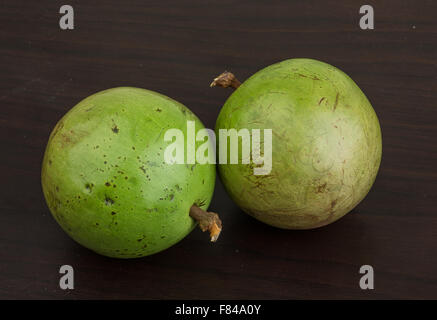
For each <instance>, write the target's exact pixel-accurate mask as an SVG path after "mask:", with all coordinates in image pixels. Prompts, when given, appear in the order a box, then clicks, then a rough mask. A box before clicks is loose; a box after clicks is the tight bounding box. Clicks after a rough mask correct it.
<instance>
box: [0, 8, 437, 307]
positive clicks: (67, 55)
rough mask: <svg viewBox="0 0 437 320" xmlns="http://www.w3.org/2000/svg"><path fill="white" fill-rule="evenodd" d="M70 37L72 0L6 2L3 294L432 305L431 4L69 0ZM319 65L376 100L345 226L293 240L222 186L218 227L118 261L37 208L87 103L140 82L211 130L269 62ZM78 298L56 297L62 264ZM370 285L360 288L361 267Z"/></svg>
mask: <svg viewBox="0 0 437 320" xmlns="http://www.w3.org/2000/svg"><path fill="white" fill-rule="evenodd" d="M68 3H69V4H71V5H73V7H74V9H75V30H72V31H62V30H60V28H59V26H58V19H59V17H60V15H59V14H58V11H59V8H60V6H61V5H62V4H65V3H64V1H23V0H8V1H4V0H3V1H1V7H0V24H1V25H0V108H1V109H0V121H1V127H0V143H1V149H0V150H1V157H0V171H1V184H0V194H1V197H0V298H7V299H14V298H32V299H41V298H55V299H58V298H63V299H64V298H66V299H70V298H74V299H84V298H98V299H99V298H102V299H107V298H110V299H112V298H120V299H125V298H133V299H137V298H138V299H168V298H181V299H182V298H186V299H198V298H204V299H213V298H216V299H226V298H227V299H235V298H246V299H255V298H257V299H263V298H264V299H309V298H311V299H312V298H322V299H328V298H346V299H349V298H358V299H380V298H382V299H386V298H413V299H419V298H434V299H436V298H437V210H436V204H437V194H436V192H437V169H436V166H437V125H436V123H437V103H436V101H437V99H436V98H437V96H436V90H437V82H436V74H437V72H436V71H437V67H436V57H437V22H436V12H437V3H436V2H435V1H431V0H430V1H413V0H411V1H404V0H402V1H399V0H390V1H371V2H369V4H372V5H373V6H374V9H375V30H370V31H369V30H368V31H363V30H361V29H360V28H359V26H358V21H359V17H360V16H359V12H358V11H359V7H360V6H361V5H362V4H365V3H363V1H334V0H329V1H291V0H287V1H249V0H247V1H245V0H239V1H231V0H221V1H205V0H199V1H171V2H170V1H169V2H167V1H141V0H136V1H131V0H129V1H128V0H126V1H115V0H110V1H69V2H68ZM293 57H309V58H315V59H320V60H323V61H325V62H328V63H330V64H333V65H335V66H337V67H339V68H340V69H342V70H344V71H345V72H346V73H348V74H349V75H350V76H351V77H352V78H353V79H354V80H355V81H356V82H357V84H358V85H359V86H360V87H361V88H362V90H363V91H364V92H365V93H366V95H367V96H368V97H369V99H370V100H371V102H372V104H373V106H374V108H375V110H376V112H377V114H378V116H379V119H380V123H381V126H382V131H383V161H382V165H381V169H380V172H379V175H378V177H377V180H376V183H375V185H374V187H373V189H372V190H371V192H370V193H369V195H368V196H367V198H366V199H365V200H364V201H363V202H362V203H361V204H360V205H359V206H358V207H357V208H356V209H354V210H353V211H352V212H351V213H350V214H348V215H347V216H346V217H344V218H342V219H341V220H339V221H338V222H336V223H334V224H332V225H330V226H327V227H324V228H321V229H316V230H312V231H285V230H279V229H275V228H272V227H269V226H267V225H264V224H262V223H260V222H258V221H256V220H254V219H252V218H250V217H249V216H247V215H245V214H244V213H242V212H241V211H240V210H239V209H238V208H237V207H236V206H235V205H234V204H233V203H232V201H231V200H230V198H229V197H228V196H227V194H226V192H225V191H224V189H223V187H222V185H221V184H220V182H218V183H217V188H216V191H215V196H214V199H213V202H212V204H211V207H210V209H212V210H213V211H216V212H220V213H221V216H222V219H223V223H224V230H223V233H222V236H221V238H220V239H219V241H218V242H217V243H216V244H211V243H209V242H208V241H207V240H206V235H205V234H202V233H201V232H200V230H195V231H193V232H192V233H191V234H190V235H189V236H187V237H186V238H185V239H184V240H183V241H181V242H180V243H178V244H177V245H175V246H174V247H172V248H170V249H169V250H166V251H164V252H162V253H159V254H156V255H153V256H149V257H146V258H142V259H137V260H116V259H109V258H105V257H102V256H99V255H97V254H95V253H93V252H91V251H89V250H87V249H84V248H82V247H81V246H79V245H78V244H76V243H75V242H74V241H72V240H71V239H70V238H68V236H67V235H66V234H65V233H64V232H63V231H62V230H61V229H60V228H59V226H58V225H57V224H56V222H55V221H54V219H53V218H52V216H51V214H50V212H49V210H48V208H47V206H46V204H45V202H44V199H43V195H42V191H41V186H40V166H41V161H42V156H43V151H44V147H45V144H46V143H47V139H48V136H49V133H50V131H51V130H52V129H53V127H54V125H55V124H56V122H57V121H58V120H59V118H60V117H61V116H62V115H63V114H64V113H65V112H66V111H67V110H69V109H70V108H71V107H73V106H74V105H75V104H76V103H77V102H78V101H80V100H81V99H83V98H84V97H86V96H88V95H90V94H92V93H94V92H97V91H100V90H102V89H106V88H111V87H115V86H136V87H143V88H148V89H151V90H155V91H158V92H161V93H163V94H166V95H168V96H170V97H172V98H174V99H176V100H178V101H180V102H182V103H183V104H185V105H186V106H188V107H189V108H191V109H192V110H193V111H194V112H195V113H196V114H197V115H198V116H199V117H200V118H201V119H202V121H204V123H205V124H206V126H207V127H210V128H211V127H213V126H214V123H215V119H216V117H217V115H218V113H219V110H220V107H221V104H222V103H223V102H224V101H225V100H226V98H227V96H228V95H229V94H230V91H229V90H221V89H210V88H209V86H208V85H209V83H210V81H211V80H212V78H213V77H214V76H216V75H217V74H219V73H220V72H221V71H223V70H225V69H228V70H231V71H233V72H234V73H235V74H237V75H238V77H239V78H240V80H244V79H245V78H247V77H248V76H250V75H251V74H253V73H254V72H256V71H257V70H259V69H261V68H262V67H265V66H267V65H270V64H272V63H274V62H277V61H280V60H283V59H286V58H293ZM63 264H70V265H72V266H73V267H74V269H75V289H74V290H71V291H68V290H67V291H63V290H61V289H60V288H59V285H58V281H59V277H60V275H59V273H58V272H59V267H60V266H61V265H63ZM364 264H370V265H372V266H373V267H374V270H375V289H374V290H367V291H363V290H361V289H360V288H359V285H358V281H359V278H360V274H359V268H360V266H361V265H364Z"/></svg>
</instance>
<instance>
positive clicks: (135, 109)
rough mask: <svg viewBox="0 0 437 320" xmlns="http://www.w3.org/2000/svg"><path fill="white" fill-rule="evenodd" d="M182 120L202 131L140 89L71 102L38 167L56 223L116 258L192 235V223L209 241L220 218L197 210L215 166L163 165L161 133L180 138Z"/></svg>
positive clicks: (181, 111)
mask: <svg viewBox="0 0 437 320" xmlns="http://www.w3.org/2000/svg"><path fill="white" fill-rule="evenodd" d="M187 121H194V122H195V127H196V129H197V130H199V129H201V128H203V124H202V123H201V122H200V120H199V119H198V118H197V117H196V116H195V115H194V114H193V113H192V112H191V111H190V110H189V109H188V108H186V107H185V106H183V105H182V104H180V103H178V102H177V101H175V100H172V99H170V98H168V97H166V96H164V95H161V94H159V93H156V92H153V91H149V90H145V89H139V88H114V89H109V90H105V91H102V92H98V93H96V94H94V95H92V96H90V97H88V98H86V99H84V100H83V101H81V102H80V103H79V104H77V105H76V106H75V107H74V108H73V109H71V110H70V111H69V112H68V113H67V114H66V115H65V116H64V117H63V118H62V119H61V120H60V121H59V122H58V124H57V125H56V127H55V128H54V130H53V132H52V133H51V135H50V139H49V142H48V145H47V148H46V152H45V155H44V160H43V165H42V187H43V191H44V196H45V199H46V201H47V204H48V207H49V208H50V211H51V212H52V214H53V216H54V218H55V219H56V221H57V222H58V223H59V224H60V225H61V227H62V228H63V229H64V230H65V231H66V232H67V233H68V235H70V236H71V237H72V238H73V239H74V240H76V241H77V242H78V243H80V244H82V245H83V246H85V247H87V248H89V249H92V250H94V251H95V252H97V253H100V254H102V255H105V256H110V257H116V258H133V257H142V256H146V255H150V254H153V253H156V252H159V251H161V250H164V249H166V248H168V247H170V246H172V245H174V244H175V243H177V242H178V241H180V240H181V239H182V238H184V237H185V236H186V235H187V234H188V233H190V231H191V230H192V229H193V228H194V227H195V225H196V221H195V220H194V219H196V220H198V221H200V222H201V227H202V229H204V230H206V229H210V231H211V232H212V237H213V240H215V239H216V238H217V236H218V233H219V231H220V227H221V224H220V220H219V219H218V217H217V215H216V214H214V213H208V212H205V211H203V209H206V208H207V207H208V205H209V203H210V200H211V197H212V194H213V190H214V182H215V167H214V165H213V164H205V165H200V164H193V165H185V164H173V165H171V164H167V162H166V161H164V151H165V148H166V146H167V145H168V142H164V134H165V132H166V130H167V129H180V130H181V131H182V132H183V133H184V134H186V131H187ZM182 143H183V142H182ZM185 152H186V151H185ZM202 208H203V209H202ZM193 218H194V219H193Z"/></svg>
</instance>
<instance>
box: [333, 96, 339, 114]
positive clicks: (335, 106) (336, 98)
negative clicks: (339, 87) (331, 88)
mask: <svg viewBox="0 0 437 320" xmlns="http://www.w3.org/2000/svg"><path fill="white" fill-rule="evenodd" d="M339 96H340V94H339V93H338V92H337V95H336V96H335V103H334V111H335V109H337V105H338V98H339Z"/></svg>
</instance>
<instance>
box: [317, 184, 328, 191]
mask: <svg viewBox="0 0 437 320" xmlns="http://www.w3.org/2000/svg"><path fill="white" fill-rule="evenodd" d="M326 186H327V183H326V182H325V183H324V184H321V185H319V186H317V189H316V192H317V193H323V192H325V190H326Z"/></svg>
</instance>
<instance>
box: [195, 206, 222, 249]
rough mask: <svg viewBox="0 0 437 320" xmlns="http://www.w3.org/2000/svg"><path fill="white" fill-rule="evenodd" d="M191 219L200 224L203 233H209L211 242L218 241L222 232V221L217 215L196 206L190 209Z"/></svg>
mask: <svg viewBox="0 0 437 320" xmlns="http://www.w3.org/2000/svg"><path fill="white" fill-rule="evenodd" d="M190 217H191V218H193V219H194V220H196V221H197V222H198V223H199V227H200V229H201V230H202V231H204V232H205V231H206V230H208V231H209V235H210V237H211V242H216V241H217V239H218V237H219V235H220V232H221V231H222V221H221V220H220V218H219V216H218V214H217V213H214V212H208V211H205V210H203V209H201V208H199V207H198V206H196V205H192V206H191V208H190Z"/></svg>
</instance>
